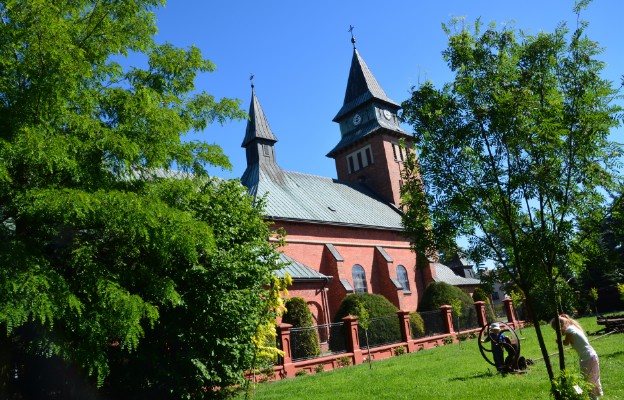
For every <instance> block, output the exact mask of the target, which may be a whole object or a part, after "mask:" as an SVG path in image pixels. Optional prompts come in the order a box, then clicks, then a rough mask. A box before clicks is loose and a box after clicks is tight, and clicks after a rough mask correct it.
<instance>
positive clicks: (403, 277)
mask: <svg viewBox="0 0 624 400" xmlns="http://www.w3.org/2000/svg"><path fill="white" fill-rule="evenodd" d="M396 272H397V279H398V280H399V282H400V283H401V286H403V292H404V293H411V291H410V284H409V279H408V277H407V270H406V269H405V267H404V266H402V265H397V269H396Z"/></svg>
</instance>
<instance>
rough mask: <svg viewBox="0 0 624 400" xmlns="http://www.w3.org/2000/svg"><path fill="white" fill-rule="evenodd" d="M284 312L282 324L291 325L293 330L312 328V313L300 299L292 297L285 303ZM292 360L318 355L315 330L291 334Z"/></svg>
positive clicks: (317, 340)
mask: <svg viewBox="0 0 624 400" xmlns="http://www.w3.org/2000/svg"><path fill="white" fill-rule="evenodd" d="M284 305H285V307H286V312H285V313H284V315H283V316H282V322H283V323H285V324H291V325H292V326H293V328H309V327H313V326H314V319H313V318H312V313H311V312H310V309H309V308H308V305H307V303H306V301H305V300H304V299H303V298H302V297H292V298H290V299H288V300H286V302H285V304H284ZM290 347H291V348H290V350H291V351H292V358H312V357H316V356H318V355H319V353H320V352H321V348H320V345H319V339H318V335H317V333H316V329H309V330H302V331H298V332H292V334H291V346H290Z"/></svg>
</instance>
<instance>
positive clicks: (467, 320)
mask: <svg viewBox="0 0 624 400" xmlns="http://www.w3.org/2000/svg"><path fill="white" fill-rule="evenodd" d="M459 314H461V315H457V313H456V314H453V325H454V327H455V330H457V331H465V330H466V329H474V328H479V327H480V326H479V320H478V318H477V310H476V309H475V308H474V307H464V308H462V309H461V312H460V313H459Z"/></svg>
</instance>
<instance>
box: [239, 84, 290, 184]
mask: <svg viewBox="0 0 624 400" xmlns="http://www.w3.org/2000/svg"><path fill="white" fill-rule="evenodd" d="M276 142H277V138H276V137H275V135H274V134H273V131H272V130H271V127H270V126H269V122H268V120H267V118H266V116H265V115H264V111H263V110H262V107H261V106H260V102H259V101H258V97H257V96H256V90H255V88H254V85H253V83H252V85H251V103H250V104H249V121H247V129H246V130H245V138H244V139H243V143H242V144H241V147H244V148H245V151H246V156H247V168H246V169H245V172H244V173H243V176H242V177H241V182H242V183H243V184H244V185H245V186H247V187H248V188H250V190H251V192H252V194H254V195H255V190H256V189H257V186H258V182H259V180H260V175H261V174H266V175H267V176H268V177H269V178H270V179H271V180H274V181H277V182H281V181H282V180H283V175H284V173H283V171H282V169H281V168H280V167H279V166H278V165H277V162H276V160H275V143H276Z"/></svg>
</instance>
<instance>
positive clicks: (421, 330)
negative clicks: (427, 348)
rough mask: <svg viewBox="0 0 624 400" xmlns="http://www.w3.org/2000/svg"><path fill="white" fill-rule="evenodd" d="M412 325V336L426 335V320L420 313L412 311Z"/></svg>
mask: <svg viewBox="0 0 624 400" xmlns="http://www.w3.org/2000/svg"><path fill="white" fill-rule="evenodd" d="M409 318H410V325H411V328H412V337H421V336H424V335H425V321H424V320H423V317H421V316H420V314H418V313H416V312H412V313H410V315H409Z"/></svg>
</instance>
